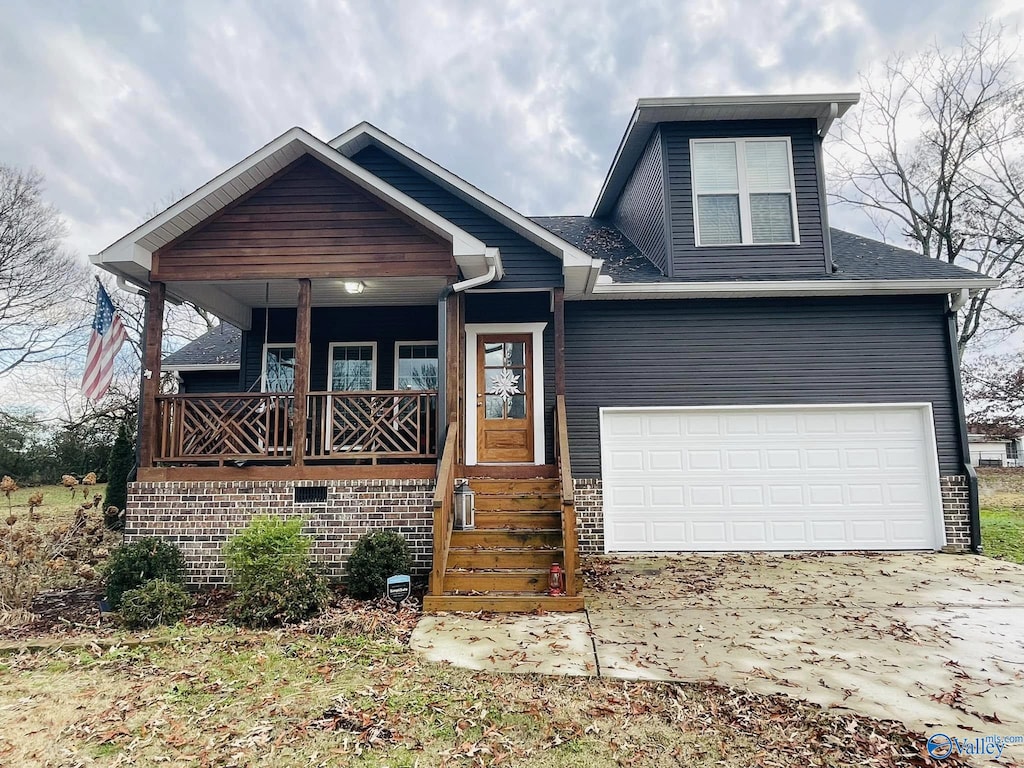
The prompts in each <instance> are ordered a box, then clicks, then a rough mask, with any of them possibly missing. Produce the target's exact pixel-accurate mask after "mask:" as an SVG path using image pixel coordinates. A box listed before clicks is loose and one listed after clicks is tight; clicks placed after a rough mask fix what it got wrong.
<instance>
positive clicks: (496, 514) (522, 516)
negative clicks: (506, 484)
mask: <svg viewBox="0 0 1024 768" xmlns="http://www.w3.org/2000/svg"><path fill="white" fill-rule="evenodd" d="M476 527H477V529H481V528H486V529H493V528H497V529H502V528H512V529H515V528H532V529H537V528H547V529H551V530H553V529H555V528H561V527H562V513H561V512H553V511H551V510H523V511H516V512H501V511H491V510H483V511H481V510H477V513H476Z"/></svg>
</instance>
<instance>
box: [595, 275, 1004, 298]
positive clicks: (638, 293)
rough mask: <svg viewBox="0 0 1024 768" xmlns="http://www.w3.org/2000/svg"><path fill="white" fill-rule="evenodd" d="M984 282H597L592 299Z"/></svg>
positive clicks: (841, 292)
mask: <svg viewBox="0 0 1024 768" xmlns="http://www.w3.org/2000/svg"><path fill="white" fill-rule="evenodd" d="M998 285H999V281H998V280H992V279H988V278H932V279H925V280H833V279H824V280H734V281H730V280H714V281H696V280H695V281H693V282H688V283H675V282H663V283H612V282H607V281H598V283H597V284H596V285H595V286H594V290H593V294H592V295H593V297H595V298H629V297H636V298H649V299H657V298H666V299H706V298H733V297H739V298H742V297H746V296H871V295H876V294H922V293H956V292H958V291H960V289H961V288H968V289H970V290H971V291H980V290H984V289H986V288H995V287H996V286H998Z"/></svg>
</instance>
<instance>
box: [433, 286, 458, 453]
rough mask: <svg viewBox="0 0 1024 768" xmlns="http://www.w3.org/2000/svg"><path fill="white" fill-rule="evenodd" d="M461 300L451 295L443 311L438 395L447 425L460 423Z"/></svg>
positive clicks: (455, 295) (456, 294)
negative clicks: (441, 381)
mask: <svg viewBox="0 0 1024 768" xmlns="http://www.w3.org/2000/svg"><path fill="white" fill-rule="evenodd" d="M461 298H462V297H461V294H458V293H453V294H452V295H451V296H449V297H448V300H447V302H446V303H447V306H446V307H445V311H446V312H447V317H446V320H445V333H446V335H445V340H444V353H445V361H444V367H445V374H444V388H445V391H444V392H441V393H439V396H440V397H443V398H444V403H445V405H444V412H445V418H446V419H447V420H448V424H453V423H454V424H461V423H462V418H461V414H460V413H459V383H460V381H461V379H460V378H459V355H460V350H459V325H460V321H461V313H460V312H459V305H460V303H461ZM444 426H447V425H444ZM460 429H461V427H460ZM456 445H458V435H456ZM437 448H438V451H439V452H440V450H441V446H440V445H439V446H438V447H437ZM457 453H458V450H456V454H457ZM455 458H456V463H459V457H458V456H456V457H455Z"/></svg>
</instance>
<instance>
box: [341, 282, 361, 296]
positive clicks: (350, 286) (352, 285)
mask: <svg viewBox="0 0 1024 768" xmlns="http://www.w3.org/2000/svg"><path fill="white" fill-rule="evenodd" d="M365 288H366V284H365V283H364V282H363V281H362V280H346V281H345V292H346V293H351V294H359V293H362V292H363V290H364V289H365Z"/></svg>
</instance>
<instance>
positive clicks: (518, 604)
mask: <svg viewBox="0 0 1024 768" xmlns="http://www.w3.org/2000/svg"><path fill="white" fill-rule="evenodd" d="M423 610H425V611H427V612H434V611H466V612H473V613H476V612H479V611H491V612H493V613H533V612H534V611H546V612H548V613H556V612H557V613H562V612H566V613H571V612H574V611H582V610H583V596H582V595H576V596H575V597H551V596H550V595H539V594H538V595H427V596H426V597H424V598H423Z"/></svg>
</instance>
